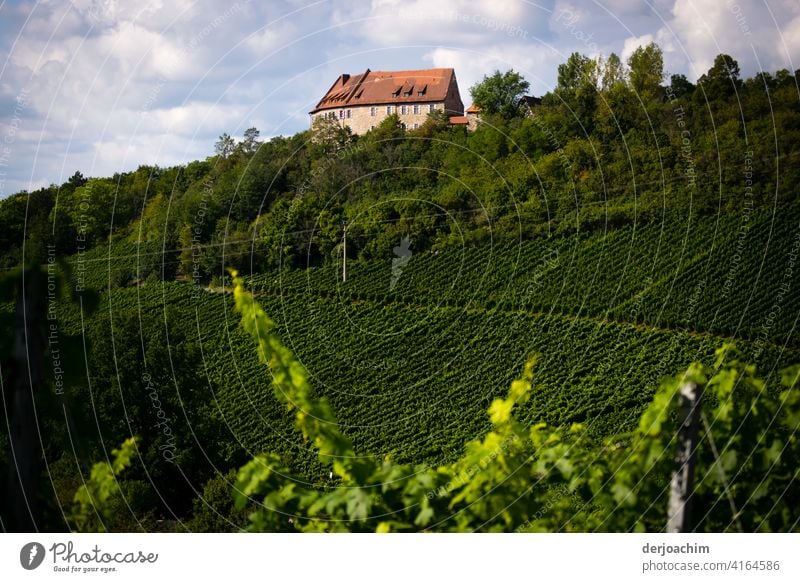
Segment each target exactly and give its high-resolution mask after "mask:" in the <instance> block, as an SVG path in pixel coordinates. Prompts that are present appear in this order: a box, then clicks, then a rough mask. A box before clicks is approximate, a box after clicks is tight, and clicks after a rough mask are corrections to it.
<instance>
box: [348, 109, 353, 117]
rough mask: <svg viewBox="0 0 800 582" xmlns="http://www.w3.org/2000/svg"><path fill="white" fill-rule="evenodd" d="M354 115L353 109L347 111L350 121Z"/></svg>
mask: <svg viewBox="0 0 800 582" xmlns="http://www.w3.org/2000/svg"><path fill="white" fill-rule="evenodd" d="M352 114H353V110H352V109H348V110H347V119H350V118H351V117H352V116H353V115H352Z"/></svg>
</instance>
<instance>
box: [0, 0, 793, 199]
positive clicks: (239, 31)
mask: <svg viewBox="0 0 800 582" xmlns="http://www.w3.org/2000/svg"><path fill="white" fill-rule="evenodd" d="M651 40H655V41H656V42H658V43H659V44H660V45H661V47H662V48H663V49H664V53H665V64H666V69H667V70H668V72H669V73H683V74H685V75H686V76H687V77H689V78H690V79H691V80H695V79H696V78H697V77H698V76H700V75H701V74H702V73H704V72H705V71H707V70H708V68H709V67H710V65H711V63H712V61H713V59H714V56H715V55H716V54H718V53H721V52H725V53H728V54H731V55H732V56H733V57H734V58H736V59H737V60H738V61H739V64H740V66H741V68H742V72H743V74H744V75H746V76H751V75H752V74H754V73H756V72H758V71H759V70H767V71H775V70H777V69H781V68H787V69H789V70H792V71H794V70H795V69H797V68H800V2H798V0H736V1H732V0H603V1H597V2H593V1H591V0H555V1H550V0H539V1H536V2H533V1H526V0H435V1H433V0H371V1H370V0H332V1H328V0H319V1H310V0H264V1H257V0H228V1H219V0H151V1H149V2H148V0H138V1H136V2H134V1H133V0H39V1H19V0H5V1H3V0H0V197H2V196H7V195H8V194H10V193H13V192H15V191H18V190H21V189H29V190H30V189H34V188H37V187H39V186H42V185H46V184H49V183H53V182H55V183H61V182H63V181H65V180H66V179H67V178H68V177H69V176H70V175H72V173H74V172H75V170H80V171H82V172H83V174H84V175H86V176H105V175H111V174H113V173H114V172H117V171H126V170H131V169H135V168H136V167H137V166H138V165H140V164H159V165H162V166H164V165H172V164H178V163H185V162H187V161H190V160H194V159H198V158H204V157H205V156H207V155H210V154H211V152H212V149H213V143H214V141H215V139H216V137H217V136H218V135H219V134H220V133H222V132H228V133H230V134H232V135H234V136H239V135H241V133H242V132H243V131H244V129H246V128H247V127H250V126H256V127H258V128H259V129H260V130H261V133H262V136H264V137H269V136H273V135H279V134H284V135H287V134H291V133H294V132H296V131H298V130H301V129H305V128H306V127H307V125H308V115H307V112H308V110H309V109H311V108H312V106H313V105H314V104H315V103H316V101H317V100H318V99H319V98H320V97H321V96H322V94H323V93H324V92H325V91H326V90H327V88H328V86H329V85H330V84H331V83H332V82H333V81H334V80H335V79H336V77H337V76H338V75H339V74H340V73H343V72H349V73H355V72H359V71H363V70H364V69H366V68H367V67H369V68H371V69H373V70H380V69H383V70H391V69H415V68H426V67H454V68H455V70H456V76H457V78H458V81H459V86H460V89H461V93H462V98H463V100H464V102H465V103H467V104H468V103H469V102H470V99H469V93H468V90H469V87H470V86H471V85H472V84H473V83H475V82H476V81H478V80H480V79H481V78H482V76H483V74H485V73H491V72H492V71H493V70H495V69H500V70H505V69H508V68H514V69H516V70H518V71H520V72H522V73H523V75H524V76H525V77H526V78H527V79H528V80H529V81H530V82H531V93H533V94H534V95H541V94H542V93H545V92H547V91H548V90H550V89H551V88H552V87H553V84H554V82H555V77H556V67H557V65H558V64H559V63H562V62H564V60H566V58H567V56H568V55H569V54H570V53H571V52H573V51H579V52H582V53H584V54H588V55H592V56H595V55H598V54H603V55H607V54H609V53H611V52H616V53H618V54H621V55H622V56H623V57H625V56H627V55H628V54H630V52H631V51H633V50H634V49H635V48H636V47H637V46H639V45H640V44H646V43H647V42H650V41H651Z"/></svg>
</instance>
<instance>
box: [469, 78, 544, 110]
mask: <svg viewBox="0 0 800 582" xmlns="http://www.w3.org/2000/svg"><path fill="white" fill-rule="evenodd" d="M529 87H530V83H528V82H527V81H526V80H525V79H524V78H523V77H522V75H520V74H519V73H517V72H516V71H514V70H513V69H509V70H508V71H506V72H505V73H501V72H500V71H495V72H494V73H493V74H492V75H484V77H483V80H482V81H480V82H479V83H476V84H475V85H473V86H472V87H470V90H469V92H470V95H472V101H473V103H474V104H475V105H477V106H478V107H480V109H481V111H482V112H483V113H488V114H498V115H501V116H502V117H505V118H507V119H509V118H511V117H514V116H515V115H518V114H519V100H520V98H521V97H522V96H523V95H525V93H527V92H528V88H529Z"/></svg>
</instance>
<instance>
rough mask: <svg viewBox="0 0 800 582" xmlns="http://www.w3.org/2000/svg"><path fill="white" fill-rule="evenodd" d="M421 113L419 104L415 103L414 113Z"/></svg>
mask: <svg viewBox="0 0 800 582" xmlns="http://www.w3.org/2000/svg"><path fill="white" fill-rule="evenodd" d="M418 113H419V105H414V114H418Z"/></svg>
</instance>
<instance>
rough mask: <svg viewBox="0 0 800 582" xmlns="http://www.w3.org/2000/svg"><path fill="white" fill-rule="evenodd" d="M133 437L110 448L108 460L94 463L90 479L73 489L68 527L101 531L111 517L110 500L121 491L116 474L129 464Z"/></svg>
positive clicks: (132, 448)
mask: <svg viewBox="0 0 800 582" xmlns="http://www.w3.org/2000/svg"><path fill="white" fill-rule="evenodd" d="M135 452H136V440H135V439H134V438H129V439H126V440H125V442H123V443H122V446H120V448H119V449H114V450H113V451H111V455H112V457H113V459H112V461H111V462H106V461H103V462H99V463H95V464H94V466H93V467H92V472H91V475H90V476H89V479H88V480H86V481H85V483H84V484H83V485H81V487H79V488H78V491H77V492H76V493H75V498H74V500H73V505H72V507H71V508H70V510H69V517H68V519H69V522H70V527H71V528H72V529H73V530H74V531H78V532H104V531H106V523H107V522H108V521H109V520H110V519H111V518H112V517H113V507H112V504H111V503H112V501H113V500H114V499H115V498H116V497H117V496H119V495H120V485H119V478H120V475H121V473H122V472H123V471H124V470H125V469H127V468H128V466H130V464H131V458H132V457H133V455H134V453H135Z"/></svg>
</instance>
